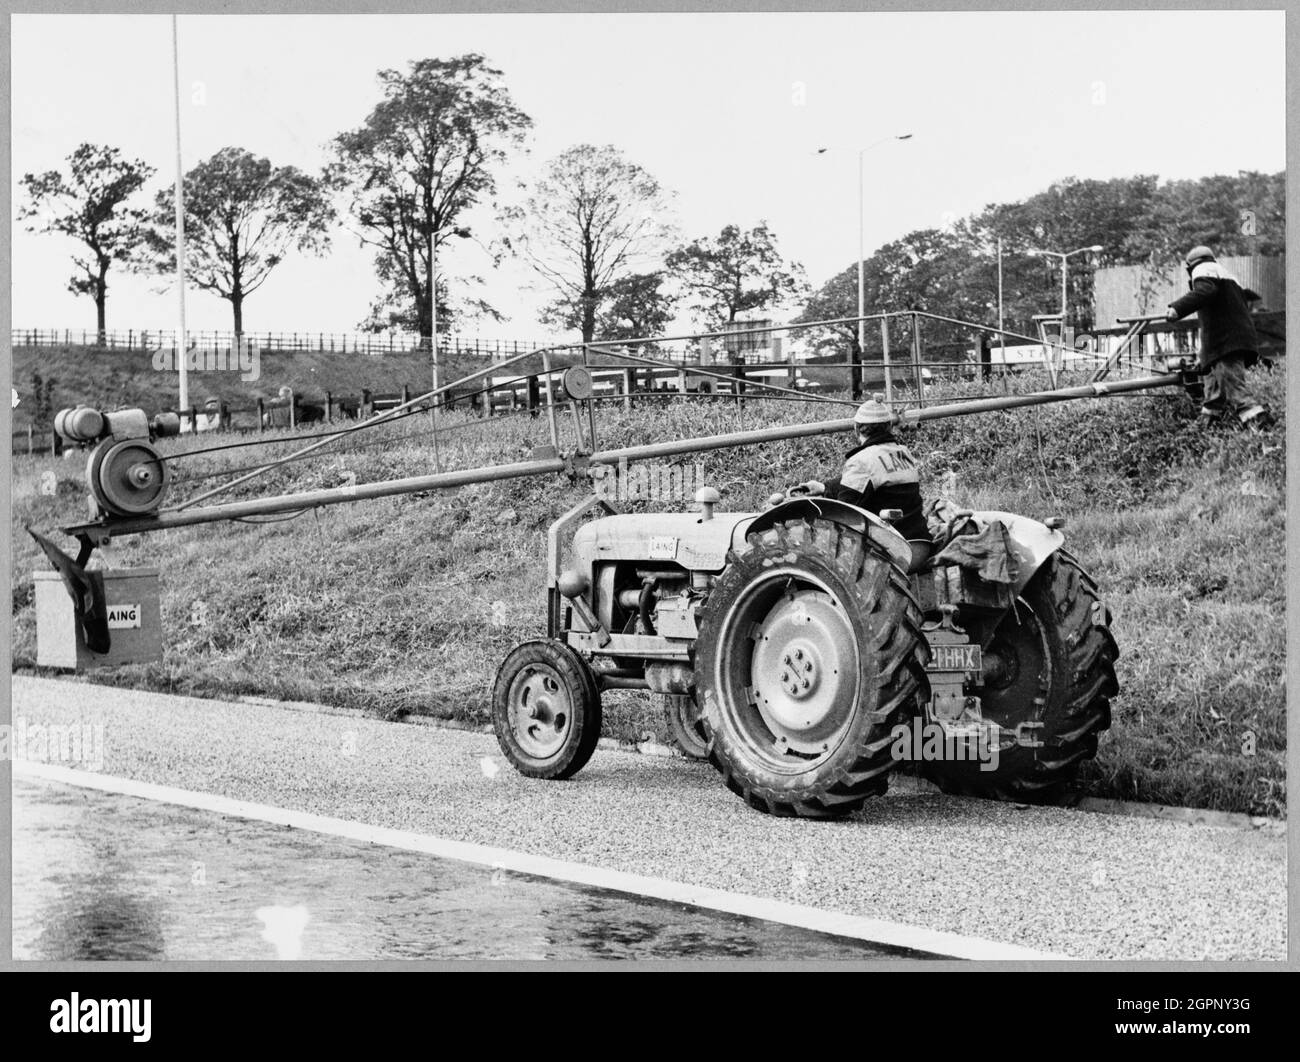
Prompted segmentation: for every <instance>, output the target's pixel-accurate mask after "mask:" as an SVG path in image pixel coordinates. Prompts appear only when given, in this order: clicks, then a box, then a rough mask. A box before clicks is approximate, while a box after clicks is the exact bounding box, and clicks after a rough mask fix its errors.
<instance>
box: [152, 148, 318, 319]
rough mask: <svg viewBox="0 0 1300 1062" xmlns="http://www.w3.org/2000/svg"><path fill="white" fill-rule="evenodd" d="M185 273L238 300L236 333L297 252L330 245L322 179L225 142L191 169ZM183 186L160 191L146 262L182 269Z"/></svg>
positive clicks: (166, 269)
mask: <svg viewBox="0 0 1300 1062" xmlns="http://www.w3.org/2000/svg"><path fill="white" fill-rule="evenodd" d="M184 189H185V278H186V280H188V281H189V283H191V284H193V285H194V286H195V287H197V288H200V289H201V290H203V291H210V292H213V293H214V294H216V295H219V296H220V297H221V298H223V299H225V300H227V301H228V302H229V303H230V308H231V311H232V313H233V315H234V327H235V334H236V335H240V334H242V333H243V331H244V300H245V299H246V298H247V297H248V296H249V295H251V294H253V292H255V291H256V290H257V289H258V288H260V287H261V286H262V285H263V284H264V283H265V282H266V279H267V277H269V276H270V275H271V271H272V270H273V269H274V268H275V267H276V266H278V265H279V264H280V263H281V262H282V261H284V257H285V255H286V254H288V253H289V252H290V251H291V250H299V251H310V252H316V253H319V252H321V251H323V250H325V249H326V248H327V247H328V246H329V232H328V229H329V225H330V223H331V222H332V221H333V219H334V211H333V208H332V207H331V206H330V203H329V197H328V194H327V192H326V189H325V186H324V185H323V184H322V182H321V181H320V180H318V179H316V178H314V177H311V176H309V175H307V174H305V173H303V172H302V171H301V170H298V169H295V168H294V167H292V166H279V167H277V166H274V165H272V164H271V161H270V160H269V159H264V158H259V157H258V156H256V155H254V154H252V153H251V152H248V151H245V150H244V149H243V148H237V147H227V148H222V149H221V150H220V151H218V152H217V153H216V154H215V155H213V156H212V157H211V158H210V159H206V160H205V161H203V162H200V163H199V164H198V165H197V166H195V167H194V168H193V169H192V170H190V171H189V173H187V174H186V175H185V184H184ZM175 194H176V189H175V186H172V187H170V188H168V189H166V190H165V191H162V192H159V193H158V198H157V201H156V203H155V208H154V216H153V228H152V229H151V231H150V233H149V237H148V249H149V257H148V259H147V260H146V262H145V268H148V269H151V270H152V271H155V272H158V273H162V274H166V273H168V272H174V271H175V269H176V248H175V244H174V243H173V241H172V227H173V226H174V224H175V221H174V218H175V208H174V206H173V202H174V196H175Z"/></svg>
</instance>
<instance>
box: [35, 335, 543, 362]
mask: <svg viewBox="0 0 1300 1062" xmlns="http://www.w3.org/2000/svg"><path fill="white" fill-rule="evenodd" d="M10 337H11V340H12V342H13V345H14V346H15V347H59V346H85V347H94V348H96V349H98V350H114V351H141V352H143V353H152V352H153V351H156V350H170V351H175V349H176V333H175V332H174V331H172V330H169V329H153V330H149V329H141V330H136V329H129V328H128V329H126V330H125V331H123V330H114V331H106V332H104V333H103V334H100V333H99V332H96V331H95V330H93V329H75V328H14V329H12V330H11V332H10ZM239 338H240V339H241V340H242V342H243V343H244V344H245V346H246V347H255V348H256V349H257V350H258V351H259V352H260V353H263V354H274V353H277V352H293V351H301V352H306V353H325V354H369V355H382V354H413V353H418V352H420V351H422V350H427V349H428V344H429V340H428V338H427V337H424V336H419V335H415V334H413V333H405V332H376V333H368V332H356V333H344V332H245V333H243V334H242V335H241V336H240V337H239ZM185 341H186V347H187V348H188V349H191V350H203V351H213V352H215V353H218V354H227V355H228V354H230V353H232V352H233V351H237V350H238V344H237V342H236V337H235V333H233V332H220V331H209V332H204V331H196V332H189V331H187V332H186V333H185ZM540 345H541V344H539V343H537V342H534V341H531V340H517V339H482V338H479V337H476V336H459V335H440V336H439V337H438V352H439V354H451V355H463V356H467V357H476V358H488V359H491V360H493V361H498V360H502V359H504V358H508V357H512V356H513V355H515V354H522V353H525V352H527V351H530V350H536V349H537V348H538V347H539V346H540Z"/></svg>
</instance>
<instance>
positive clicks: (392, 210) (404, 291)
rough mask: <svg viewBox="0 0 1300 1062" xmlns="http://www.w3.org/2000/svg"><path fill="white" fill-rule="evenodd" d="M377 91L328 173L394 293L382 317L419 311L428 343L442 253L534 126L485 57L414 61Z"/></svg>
mask: <svg viewBox="0 0 1300 1062" xmlns="http://www.w3.org/2000/svg"><path fill="white" fill-rule="evenodd" d="M379 83H380V87H381V89H382V91H383V99H382V100H380V102H379V103H378V104H376V105H375V107H374V109H373V110H372V111H371V112H370V114H369V116H368V117H367V118H366V120H365V122H364V124H362V125H361V126H360V127H359V128H357V129H354V130H352V131H350V132H345V133H341V134H339V136H338V137H336V138H335V139H334V141H333V144H332V147H333V152H334V158H333V161H332V162H331V164H330V166H329V168H328V171H327V172H328V174H329V179H330V181H331V183H332V184H333V185H334V186H335V187H336V188H338V189H339V190H341V191H342V192H344V193H346V195H347V197H348V199H349V206H350V211H351V216H352V218H353V220H354V221H355V222H356V224H357V226H358V228H359V233H358V234H359V236H360V238H361V241H362V243H363V244H365V245H368V246H370V247H373V248H374V249H375V262H376V269H377V272H378V275H379V279H380V281H381V282H382V283H384V284H385V285H386V286H387V288H388V295H387V296H385V297H383V298H381V300H380V302H379V304H377V306H378V307H379V308H380V310H381V313H383V312H389V311H391V312H395V313H397V314H398V315H399V316H405V315H406V314H407V313H408V312H409V311H410V310H413V311H414V319H415V322H416V326H417V328H418V330H419V333H420V335H422V336H431V335H432V334H433V308H434V303H433V299H432V298H431V293H432V291H433V289H434V284H433V282H432V276H433V271H434V263H435V260H436V258H437V248H438V247H439V246H440V245H441V244H442V242H443V241H444V240H445V239H446V238H447V237H448V236H450V235H452V234H453V231H454V230H455V229H456V222H457V220H458V219H459V218H461V216H462V215H463V214H464V213H465V212H466V211H467V210H469V209H470V208H471V207H473V206H474V205H476V204H477V203H479V202H480V201H481V200H482V199H483V198H484V197H486V196H490V195H492V194H493V193H494V192H495V191H496V178H495V176H494V172H493V171H494V169H495V168H496V167H497V166H498V165H499V164H501V163H502V162H504V161H505V159H506V157H507V154H508V151H509V150H510V149H511V148H517V147H519V146H520V145H522V144H523V141H524V136H525V134H526V132H527V130H528V129H529V128H530V127H531V125H532V120H531V119H530V118H529V117H528V116H527V115H526V114H524V113H523V111H521V110H519V108H518V107H516V106H515V105H514V103H513V101H512V100H511V98H510V94H509V93H508V92H507V90H506V88H505V85H504V84H503V82H502V80H501V71H499V70H496V69H494V68H493V67H491V66H489V65H488V64H487V62H486V60H485V59H484V58H483V57H482V56H481V55H474V54H469V55H461V56H457V57H455V58H453V59H420V60H415V61H413V62H412V63H411V64H410V69H409V70H408V71H407V72H406V73H402V72H399V71H397V70H383V71H380V73H379ZM440 279H441V277H440ZM385 306H386V307H388V309H387V310H384V309H383V307H385ZM372 316H373V312H372ZM441 327H442V326H441V325H440V326H439V329H440V330H441Z"/></svg>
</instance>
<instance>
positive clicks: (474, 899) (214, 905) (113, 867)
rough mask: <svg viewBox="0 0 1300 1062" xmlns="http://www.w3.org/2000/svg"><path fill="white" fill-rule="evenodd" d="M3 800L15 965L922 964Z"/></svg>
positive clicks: (210, 823)
mask: <svg viewBox="0 0 1300 1062" xmlns="http://www.w3.org/2000/svg"><path fill="white" fill-rule="evenodd" d="M13 794H14V804H13V809H14V810H13V823H14V871H13V875H14V881H13V897H14V958H15V959H40V960H48V961H63V960H74V959H80V960H94V959H119V960H120V959H142V960H163V959H167V960H172V961H175V960H186V959H190V960H203V959H206V960H223V959H238V960H254V959H276V958H286V959H352V960H357V959H371V960H377V959H510V960H527V959H570V960H578V959H586V960H591V959H751V960H752V959H757V960H763V959H766V960H788V959H815V960H835V959H856V960H864V959H882V958H883V959H887V958H898V957H905V958H927V957H930V956H926V955H925V954H923V953H921V952H916V951H910V950H907V949H903V948H895V947H888V946H885V945H877V944H870V943H867V942H864V941H859V940H851V939H848V938H843V937H834V936H828V935H825V934H820V933H814V932H810V931H808V930H804V929H799V928H796V927H792V926H786V925H782V924H780V923H775V922H765V921H761V920H758V919H751V918H741V917H736V916H733V915H727V914H722V913H719V912H711V911H701V910H699V909H694V908H689V907H684V906H682V905H679V904H671V903H665V902H662V901H656V900H646V899H637V898H635V897H630V896H628V895H625V894H621V893H616V892H610V891H606V890H601V889H593V888H587V887H584V886H579V885H568V884H563V883H558V882H553V881H546V880H544V879H539V878H534V877H530V876H527V875H520V874H514V873H509V872H505V871H500V870H495V871H494V870H490V869H488V868H486V867H477V866H472V865H468V864H464V863H458V862H455V861H452V860H445V859H438V858H435V857H433V856H428V855H423V854H420V853H415V852H405V851H401V850H396V849H389V848H383V847H379V846H376V845H368V844H365V843H363V842H360V841H351V840H347V839H344V838H334V837H325V836H322V835H319V834H313V833H309V832H306V831H303V830H296V829H289V828H285V827H279V826H275V825H272V824H269V823H260V822H253V821H248V820H242V819H237V818H232V817H228V816H222V815H217V814H214V813H211V812H204V811H198V810H194V809H190V808H182V807H175V806H171V805H167V804H159V803H155V802H152V801H147V800H142V799H139V798H136V797H129V796H122V795H120V794H113V793H101V792H95V791H92V790H86V789H79V788H75V787H73V786H67V785H61V784H58V783H54V782H49V781H46V780H39V781H38V780H32V779H26V778H22V777H18V778H16V779H15V780H14V787H13Z"/></svg>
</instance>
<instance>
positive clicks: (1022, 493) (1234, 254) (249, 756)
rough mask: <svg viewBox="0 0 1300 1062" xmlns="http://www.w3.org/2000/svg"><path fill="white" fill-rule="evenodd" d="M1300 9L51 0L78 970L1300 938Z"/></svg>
mask: <svg viewBox="0 0 1300 1062" xmlns="http://www.w3.org/2000/svg"><path fill="white" fill-rule="evenodd" d="M1286 29H1287V27H1286V12H1285V11H1283V10H1246V9H1240V8H1227V9H1205V8H1197V9H1190V8H1189V9H1183V10H1175V9H1166V10H1156V9H1150V10H1148V9H1132V10H1119V9H1116V10H1091V9H1086V8H1078V9H1074V10H1057V11H1046V10H1021V11H1017V10H997V11H993V10H989V11H981V10H950V11H938V10H915V11H894V10H889V11H885V10H859V11H843V10H839V11H830V10H824V11H816V10H789V11H757V10H750V11H743V10H715V11H677V10H642V11H637V10H632V9H630V8H629V9H626V10H622V11H618V10H610V11H596V10H590V11H585V12H575V11H555V12H552V13H544V12H535V13H514V12H509V13H507V12H505V11H496V10H487V9H484V10H481V11H471V10H459V9H458V10H456V11H439V10H438V9H436V8H435V7H434V6H432V5H430V6H429V7H428V8H426V9H424V10H423V11H417V10H415V9H412V10H411V11H410V12H409V13H380V12H378V11H376V12H373V13H365V12H364V11H361V10H358V11H357V12H356V13H342V12H339V13H333V14H321V13H314V12H313V13H309V12H307V11H306V10H303V11H295V10H293V9H291V8H288V7H286V8H284V9H283V10H282V11H281V12H279V13H271V12H269V11H268V10H258V11H254V10H252V9H249V10H247V11H244V10H241V9H240V8H239V7H238V6H237V5H236V6H224V5H217V4H210V5H208V9H203V8H190V9H187V10H184V11H178V12H175V13H173V12H171V11H169V10H166V9H164V8H156V9H149V10H148V11H147V12H146V11H145V10H144V9H141V10H140V11H139V12H138V13H129V14H128V13H117V14H107V13H104V14H99V13H86V12H71V11H70V12H67V13H64V12H59V11H57V10H54V9H51V10H49V11H45V12H42V13H13V14H12V15H11V16H10V19H9V41H8V49H7V50H8V59H9V93H10V107H9V122H10V128H9V137H8V148H9V153H10V175H9V197H10V205H9V210H8V214H7V217H8V225H9V228H8V233H9V240H8V245H9V249H10V256H9V261H10V274H9V275H10V287H9V312H10V322H9V327H7V328H5V329H3V332H2V334H3V336H4V338H5V340H6V342H7V348H6V351H5V354H6V358H7V359H8V364H9V368H10V378H11V385H12V388H11V389H12V401H11V404H10V407H9V410H8V416H9V418H10V421H11V432H10V434H11V443H12V449H11V456H10V460H9V462H8V465H7V467H8V469H9V474H10V490H9V502H8V503H9V505H10V521H9V530H10V536H9V548H10V563H9V566H8V578H9V580H10V585H11V590H12V612H11V617H10V632H11V634H10V638H9V640H8V643H7V644H8V651H9V653H10V660H11V679H10V708H9V714H8V716H7V717H6V718H5V720H4V722H3V730H2V732H0V733H2V735H3V739H4V740H3V744H4V749H3V761H4V766H5V768H6V769H7V770H9V771H10V778H11V786H10V787H9V799H10V803H11V810H12V828H11V885H12V902H11V905H10V917H11V940H10V941H9V944H10V946H11V949H12V952H11V954H12V960H13V964H14V965H15V966H17V967H19V968H22V967H24V966H27V967H30V968H32V969H38V968H40V967H42V965H44V964H51V963H62V964H76V968H77V969H86V970H93V969H95V968H96V967H98V966H102V965H103V964H105V963H117V962H139V963H145V964H173V963H190V964H199V965H200V966H204V967H208V966H219V965H220V964H229V963H239V964H244V965H245V966H249V965H251V966H253V967H256V968H258V969H266V970H285V969H289V968H305V967H307V966H311V967H313V968H314V967H316V966H319V967H320V968H322V969H329V968H330V967H331V966H333V965H335V964H338V963H344V962H352V963H356V962H364V963H367V964H370V965H372V966H374V967H375V968H385V969H386V968H395V969H403V968H405V969H415V968H419V967H420V966H421V965H422V964H424V963H439V964H454V965H456V966H457V967H462V966H463V967H464V968H466V969H469V968H480V967H487V968H493V967H495V968H521V967H523V968H529V969H541V970H548V969H549V970H560V969H564V968H572V967H574V966H575V965H576V966H582V967H584V968H590V967H592V966H599V965H602V964H608V965H610V966H611V967H612V966H619V967H622V966H628V967H629V968H631V967H641V966H643V965H646V964H651V965H653V964H660V965H662V964H665V963H667V964H672V965H673V966H674V967H681V968H684V969H690V968H695V967H700V968H702V967H704V966H708V965H712V966H714V967H716V966H718V965H724V966H726V967H729V968H747V967H749V968H752V967H756V966H761V965H763V964H767V965H769V966H771V965H777V966H780V965H786V964H788V965H792V966H799V967H807V968H810V969H811V968H816V969H822V970H825V969H832V970H834V969H848V968H862V969H866V968H871V969H876V968H880V969H886V970H899V971H901V970H911V969H914V968H915V969H921V970H924V969H931V968H932V969H935V970H939V969H951V968H953V967H960V968H962V969H972V970H974V969H983V968H986V967H990V966H996V967H1014V968H1016V969H1022V970H1023V969H1030V970H1038V969H1042V970H1053V971H1055V970H1068V969H1071V968H1083V967H1087V968H1090V969H1109V968H1112V967H1113V968H1118V967H1120V966H1125V967H1127V966H1131V964H1134V963H1145V964H1169V965H1170V968H1174V967H1176V968H1178V969H1183V970H1187V969H1191V970H1195V969H1198V968H1210V967H1213V968H1214V969H1216V970H1219V971H1222V970H1224V969H1229V970H1231V969H1247V968H1249V969H1255V970H1257V969H1260V968H1267V967H1270V966H1275V967H1281V966H1284V965H1285V964H1286V963H1287V960H1288V948H1289V946H1290V941H1289V938H1288V893H1287V856H1288V846H1287V816H1286V807H1287V788H1286V759H1287V713H1286V703H1287V694H1288V687H1287V668H1288V660H1287V646H1288V635H1287V593H1288V585H1287V534H1286V532H1287V527H1286V496H1287V478H1286V472H1287V469H1286V463H1287V448H1288V436H1287V412H1288V402H1287V389H1288V384H1287V375H1288V371H1289V370H1288V367H1287V363H1286V317H1285V310H1286V294H1287V276H1286V221H1287V198H1288V197H1287V182H1286V177H1287V174H1286V148H1287V143H1286V132H1287V96H1286V60H1287V49H1286ZM68 983H69V984H72V982H71V981H69V982H68ZM128 984H129V982H128ZM1153 985H1154V982H1153ZM120 991H121V992H123V993H127V992H129V988H122V989H120ZM85 992H86V990H82V996H81V997H80V998H74V997H67V998H63V999H60V1000H58V1001H56V1004H52V1010H51V1014H50V1016H49V1018H48V1021H49V1027H50V1031H51V1032H52V1033H69V1034H72V1033H87V1032H90V1033H94V1032H114V1033H118V1034H121V1035H123V1036H125V1035H126V1034H128V1033H129V1034H131V1038H133V1039H135V1040H137V1041H140V1040H147V1039H148V1038H149V1036H150V1033H149V1021H150V1018H149V1011H148V1009H141V1008H136V1009H134V1010H132V1009H130V1008H123V1009H121V1010H120V1011H117V1010H114V1009H113V1008H112V1007H111V1006H102V1005H101V1004H102V1003H103V1002H104V1001H97V1000H96V999H91V998H87V997H86V995H85ZM1229 995H1231V993H1229ZM1247 995H1248V994H1247V993H1243V994H1241V995H1239V996H1236V997H1233V998H1227V997H1226V996H1224V994H1223V993H1222V992H1219V993H1217V996H1218V997H1219V998H1216V999H1215V1000H1212V1001H1209V1002H1212V1003H1214V1006H1208V1005H1207V1006H1206V1007H1203V1008H1200V1007H1189V1004H1192V1003H1196V1002H1197V1001H1196V1000H1188V999H1186V998H1184V999H1183V1000H1182V1005H1181V1006H1179V1005H1178V1003H1179V1001H1178V1000H1175V999H1171V998H1167V997H1169V996H1170V993H1169V992H1168V991H1160V990H1157V989H1156V988H1155V987H1153V988H1152V991H1151V992H1150V993H1149V998H1146V997H1142V996H1138V997H1137V998H1134V999H1132V1000H1129V999H1113V1000H1111V1001H1110V1003H1109V1004H1108V1005H1109V1007H1110V1010H1108V1011H1106V1012H1104V1013H1103V1012H1102V1011H1101V1009H1100V1008H1099V1009H1098V1011H1097V1013H1095V1014H1091V1015H1089V1018H1090V1020H1094V1021H1095V1022H1096V1023H1098V1027H1099V1028H1103V1029H1104V1031H1106V1032H1107V1033H1108V1034H1110V1035H1112V1037H1113V1038H1116V1039H1123V1038H1125V1036H1126V1035H1127V1034H1130V1033H1131V1034H1133V1036H1137V1037H1139V1038H1140V1036H1141V1034H1143V1033H1160V1032H1165V1033H1169V1032H1172V1033H1176V1034H1183V1035H1189V1036H1198V1037H1199V1036H1204V1037H1210V1036H1215V1037H1223V1036H1227V1037H1230V1038H1231V1037H1234V1036H1235V1037H1236V1038H1237V1039H1238V1040H1240V1039H1242V1038H1248V1037H1249V1033H1250V1020H1251V1015H1250V1013H1249V1008H1250V1000H1249V998H1246V996H1247ZM110 1002H111V1001H110ZM146 1002H147V1001H146ZM1201 1002H1205V1001H1201ZM987 1003H988V1000H987V999H986V1001H985V1004H987ZM157 1009H158V1004H157V1003H156V1002H155V1004H154V1010H155V1011H157ZM1111 1011H1113V1012H1114V1013H1113V1014H1112V1013H1111ZM44 1020H45V1019H44V1018H42V1021H44ZM1112 1022H1113V1023H1114V1024H1113V1027H1112V1024H1111V1023H1112ZM1128 1023H1132V1024H1131V1026H1130V1024H1128ZM1121 1025H1123V1028H1121ZM1166 1025H1168V1026H1169V1027H1168V1028H1164V1026H1166ZM110 1026H111V1028H110ZM1203 1030H1204V1031H1203ZM1129 1038H1132V1036H1130V1037H1129Z"/></svg>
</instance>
